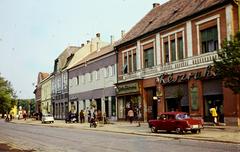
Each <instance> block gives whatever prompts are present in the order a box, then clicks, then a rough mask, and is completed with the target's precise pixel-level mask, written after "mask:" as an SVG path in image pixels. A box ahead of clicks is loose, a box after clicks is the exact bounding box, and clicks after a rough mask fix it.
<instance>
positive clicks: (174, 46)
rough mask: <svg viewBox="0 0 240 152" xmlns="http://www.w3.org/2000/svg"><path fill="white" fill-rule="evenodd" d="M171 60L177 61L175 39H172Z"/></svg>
mask: <svg viewBox="0 0 240 152" xmlns="http://www.w3.org/2000/svg"><path fill="white" fill-rule="evenodd" d="M171 61H176V45H175V39H174V40H171Z"/></svg>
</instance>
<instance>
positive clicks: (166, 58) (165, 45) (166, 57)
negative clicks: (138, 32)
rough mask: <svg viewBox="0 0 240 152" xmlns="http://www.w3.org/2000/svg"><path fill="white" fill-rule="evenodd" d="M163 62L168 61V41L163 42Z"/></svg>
mask: <svg viewBox="0 0 240 152" xmlns="http://www.w3.org/2000/svg"><path fill="white" fill-rule="evenodd" d="M164 53H165V63H169V49H168V42H165V43H164Z"/></svg>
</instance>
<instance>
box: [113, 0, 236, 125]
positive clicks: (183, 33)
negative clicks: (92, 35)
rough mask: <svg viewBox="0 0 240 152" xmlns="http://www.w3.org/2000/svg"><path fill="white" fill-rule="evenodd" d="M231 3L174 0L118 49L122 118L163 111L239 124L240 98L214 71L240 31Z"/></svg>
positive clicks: (145, 20) (157, 7)
mask: <svg viewBox="0 0 240 152" xmlns="http://www.w3.org/2000/svg"><path fill="white" fill-rule="evenodd" d="M237 11H238V7H237V5H236V4H235V3H234V1H231V0H198V1H194V2H192V1H191V0H181V1H177V0H170V1H168V2H167V3H164V4H162V5H160V4H154V5H153V9H152V10H151V11H150V12H149V13H148V14H147V15H146V16H145V17H144V18H142V19H141V20H140V22H138V23H137V24H136V25H135V26H134V27H133V28H132V29H131V30H130V31H129V32H128V33H127V34H126V35H125V36H124V38H123V39H122V40H121V41H120V42H119V43H118V44H117V45H116V50H117V51H118V84H117V88H118V93H117V96H118V117H119V119H125V118H126V115H127V111H128V109H130V108H132V109H134V110H135V113H136V111H137V110H138V111H140V115H141V118H142V120H144V121H147V120H149V119H152V118H156V117H157V115H158V114H159V113H161V112H165V111H185V112H188V113H190V115H191V116H193V117H201V118H203V119H204V120H205V121H210V112H209V108H210V107H211V106H216V107H217V110H218V113H219V121H220V122H222V123H226V124H227V125H240V111H239V109H240V98H239V95H236V94H233V92H232V91H231V90H229V89H227V88H225V87H224V86H223V80H221V79H219V77H218V76H217V74H216V73H215V72H214V70H213V67H212V65H213V59H218V55H217V50H219V49H221V42H222V41H223V40H224V39H225V38H226V39H230V36H231V35H234V34H235V33H236V32H237V31H238V30H239V29H238V24H239V21H238V12H237Z"/></svg>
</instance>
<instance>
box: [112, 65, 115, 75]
mask: <svg viewBox="0 0 240 152" xmlns="http://www.w3.org/2000/svg"><path fill="white" fill-rule="evenodd" d="M114 75H115V64H114V65H112V76H114Z"/></svg>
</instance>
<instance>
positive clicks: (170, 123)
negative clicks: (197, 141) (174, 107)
mask: <svg viewBox="0 0 240 152" xmlns="http://www.w3.org/2000/svg"><path fill="white" fill-rule="evenodd" d="M148 125H149V127H150V128H151V131H152V132H153V133H156V132H158V130H166V131H167V132H171V131H176V132H177V133H179V134H180V133H186V132H187V131H191V132H192V133H200V132H201V129H202V128H203V120H202V119H193V118H191V117H190V116H189V115H188V114H187V113H185V112H164V113H162V114H160V115H159V116H158V118H157V119H156V120H149V121H148Z"/></svg>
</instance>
